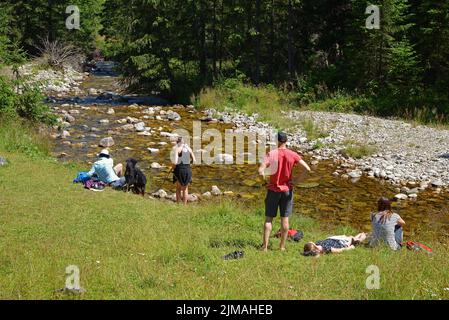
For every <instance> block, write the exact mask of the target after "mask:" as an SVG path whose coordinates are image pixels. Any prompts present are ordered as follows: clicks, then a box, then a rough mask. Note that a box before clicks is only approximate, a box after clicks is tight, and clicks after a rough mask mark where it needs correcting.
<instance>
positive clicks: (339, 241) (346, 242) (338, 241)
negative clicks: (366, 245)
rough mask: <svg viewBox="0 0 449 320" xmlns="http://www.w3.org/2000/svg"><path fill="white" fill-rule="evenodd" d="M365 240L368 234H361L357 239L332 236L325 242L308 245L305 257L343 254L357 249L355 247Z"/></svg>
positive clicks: (306, 245) (305, 247) (305, 248)
mask: <svg viewBox="0 0 449 320" xmlns="http://www.w3.org/2000/svg"><path fill="white" fill-rule="evenodd" d="M365 239H366V233H359V234H358V235H356V236H355V237H351V236H332V237H329V238H327V239H325V240H320V241H317V242H309V243H306V244H305V246H304V253H303V255H304V256H312V257H317V256H319V255H320V254H325V253H342V252H344V251H347V250H352V249H355V246H356V245H358V244H360V243H362V242H363V241H365Z"/></svg>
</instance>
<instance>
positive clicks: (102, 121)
mask: <svg viewBox="0 0 449 320" xmlns="http://www.w3.org/2000/svg"><path fill="white" fill-rule="evenodd" d="M98 123H100V124H108V123H109V120H108V119H101V120H99V121H98Z"/></svg>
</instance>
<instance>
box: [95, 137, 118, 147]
mask: <svg viewBox="0 0 449 320" xmlns="http://www.w3.org/2000/svg"><path fill="white" fill-rule="evenodd" d="M114 144H115V142H114V139H113V138H112V137H107V138H104V139H101V140H100V143H99V144H98V145H99V146H100V147H102V148H109V147H112V146H113V145H114Z"/></svg>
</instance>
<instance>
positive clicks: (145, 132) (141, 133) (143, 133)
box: [137, 131, 151, 137]
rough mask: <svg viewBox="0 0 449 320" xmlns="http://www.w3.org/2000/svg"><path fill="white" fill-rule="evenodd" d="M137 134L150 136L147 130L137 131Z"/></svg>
mask: <svg viewBox="0 0 449 320" xmlns="http://www.w3.org/2000/svg"><path fill="white" fill-rule="evenodd" d="M137 135H138V136H145V137H149V136H151V132H148V131H143V132H138V133H137Z"/></svg>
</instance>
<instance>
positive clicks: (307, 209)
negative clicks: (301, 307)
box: [54, 77, 449, 239]
mask: <svg viewBox="0 0 449 320" xmlns="http://www.w3.org/2000/svg"><path fill="white" fill-rule="evenodd" d="M112 80H113V78H109V77H107V79H106V80H105V78H93V79H92V80H91V82H90V83H88V84H85V86H86V85H89V86H94V87H95V88H104V89H110V88H111V81H112ZM81 105H83V106H86V104H81ZM87 106H88V107H89V108H90V109H89V110H80V114H79V115H75V117H76V124H75V125H73V126H72V127H71V137H69V138H68V140H69V141H71V142H72V146H67V145H64V144H62V141H61V140H56V143H55V147H54V153H55V155H57V154H60V153H62V152H65V153H67V156H66V157H65V158H63V159H62V160H61V161H67V160H70V161H80V162H82V163H85V164H86V169H88V168H89V167H90V164H91V163H92V162H93V161H95V158H96V154H97V153H98V152H99V150H100V149H101V148H100V147H99V146H98V142H99V141H100V139H101V138H104V137H107V136H110V134H109V133H108V131H109V130H114V128H117V127H119V126H121V124H117V123H116V120H118V119H123V118H126V117H127V116H131V117H135V118H140V119H142V121H144V122H145V124H146V126H147V127H150V128H152V129H153V130H155V131H156V133H154V134H152V135H151V136H139V135H137V133H136V132H121V133H120V134H117V135H112V137H113V138H114V140H115V146H113V147H111V148H110V150H111V153H112V155H113V158H114V160H115V162H116V163H118V162H122V163H123V162H124V161H125V160H126V159H127V158H129V157H133V158H136V159H138V160H139V161H140V165H141V167H142V169H143V170H144V171H145V173H146V174H147V177H148V180H149V183H148V187H147V191H150V192H154V191H156V190H158V189H160V188H163V189H165V190H167V191H171V192H173V191H174V186H173V184H172V183H171V175H169V174H168V172H169V167H170V150H171V148H172V145H171V143H170V141H169V139H167V138H164V137H161V136H160V134H159V132H160V131H164V132H171V131H173V130H174V129H179V128H183V129H186V130H188V131H189V132H192V123H193V121H196V120H198V119H199V118H200V117H202V116H203V114H202V113H201V112H192V111H189V110H188V109H185V108H181V107H169V106H167V107H164V108H166V109H167V110H169V109H170V110H174V111H176V112H177V113H179V114H180V115H181V117H182V120H181V121H178V122H170V121H166V120H165V121H158V120H151V119H143V116H145V114H144V113H142V111H143V110H145V109H147V108H148V105H147V106H134V107H132V108H130V107H129V104H128V103H127V104H126V105H119V104H117V103H115V104H114V105H113V108H114V111H115V114H112V115H110V114H107V113H106V111H107V110H108V108H110V107H111V105H108V104H88V105H87ZM100 119H108V120H109V124H106V125H102V124H99V122H98V121H99V120H100ZM92 127H95V128H97V129H98V131H95V132H92V131H91V128H92ZM207 128H215V129H218V130H220V131H221V132H224V130H225V129H229V128H232V125H229V124H221V123H217V124H203V131H204V130H205V129H207ZM93 134H94V135H96V136H93ZM161 142H162V143H164V142H165V143H167V144H165V145H160V143H161ZM80 143H81V144H80ZM207 144H208V142H205V143H204V144H203V147H204V146H205V145H207ZM223 146H224V143H223ZM149 147H151V148H158V149H160V152H159V153H156V154H150V153H149V152H148V150H147V148H149ZM223 152H224V150H223ZM306 160H307V158H306ZM153 162H157V163H160V164H161V165H164V166H166V167H165V168H163V169H160V170H155V169H151V167H150V166H151V163H153ZM192 170H193V184H192V186H191V192H194V193H199V194H201V193H204V192H206V191H210V189H211V186H213V185H217V186H218V187H219V188H220V189H221V190H222V191H233V193H234V196H235V197H236V199H240V200H245V201H249V202H251V201H254V203H255V205H257V206H259V207H260V206H263V197H264V193H265V186H264V184H265V183H264V181H263V179H261V178H260V177H259V176H258V174H257V165H249V164H246V165H210V166H207V165H197V166H193V168H192ZM334 171H335V167H334V164H333V163H332V162H331V161H328V162H321V163H320V164H319V165H318V166H317V167H313V173H312V174H311V175H310V176H309V177H308V178H307V179H306V181H304V182H307V184H305V185H302V186H303V187H297V188H296V198H295V212H296V214H298V213H299V214H303V215H306V216H311V217H314V218H317V219H319V220H320V221H323V222H324V223H326V224H329V225H351V226H353V227H356V228H358V229H360V230H363V231H369V230H370V222H369V213H370V212H371V211H373V210H374V209H375V207H376V202H377V199H378V198H379V197H381V196H387V197H392V196H394V194H395V190H394V187H392V186H391V185H389V184H387V183H382V182H381V181H378V180H373V179H369V178H366V177H363V178H362V179H360V180H359V181H358V182H356V183H353V182H351V181H349V180H344V179H341V178H338V177H334V176H332V172H334ZM448 200H449V196H448V195H447V194H440V195H436V194H433V193H432V192H431V191H426V192H423V193H421V194H420V195H419V197H418V199H417V200H415V201H405V202H401V203H399V204H396V210H397V211H398V213H399V214H400V215H401V216H402V217H403V218H404V220H405V221H406V222H407V234H406V236H407V235H408V236H409V235H411V234H416V233H422V232H425V233H427V232H429V231H430V232H432V233H433V234H435V235H437V236H438V237H439V238H440V239H443V238H446V237H447V236H449V227H448V226H449V224H448V223H449V206H448Z"/></svg>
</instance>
